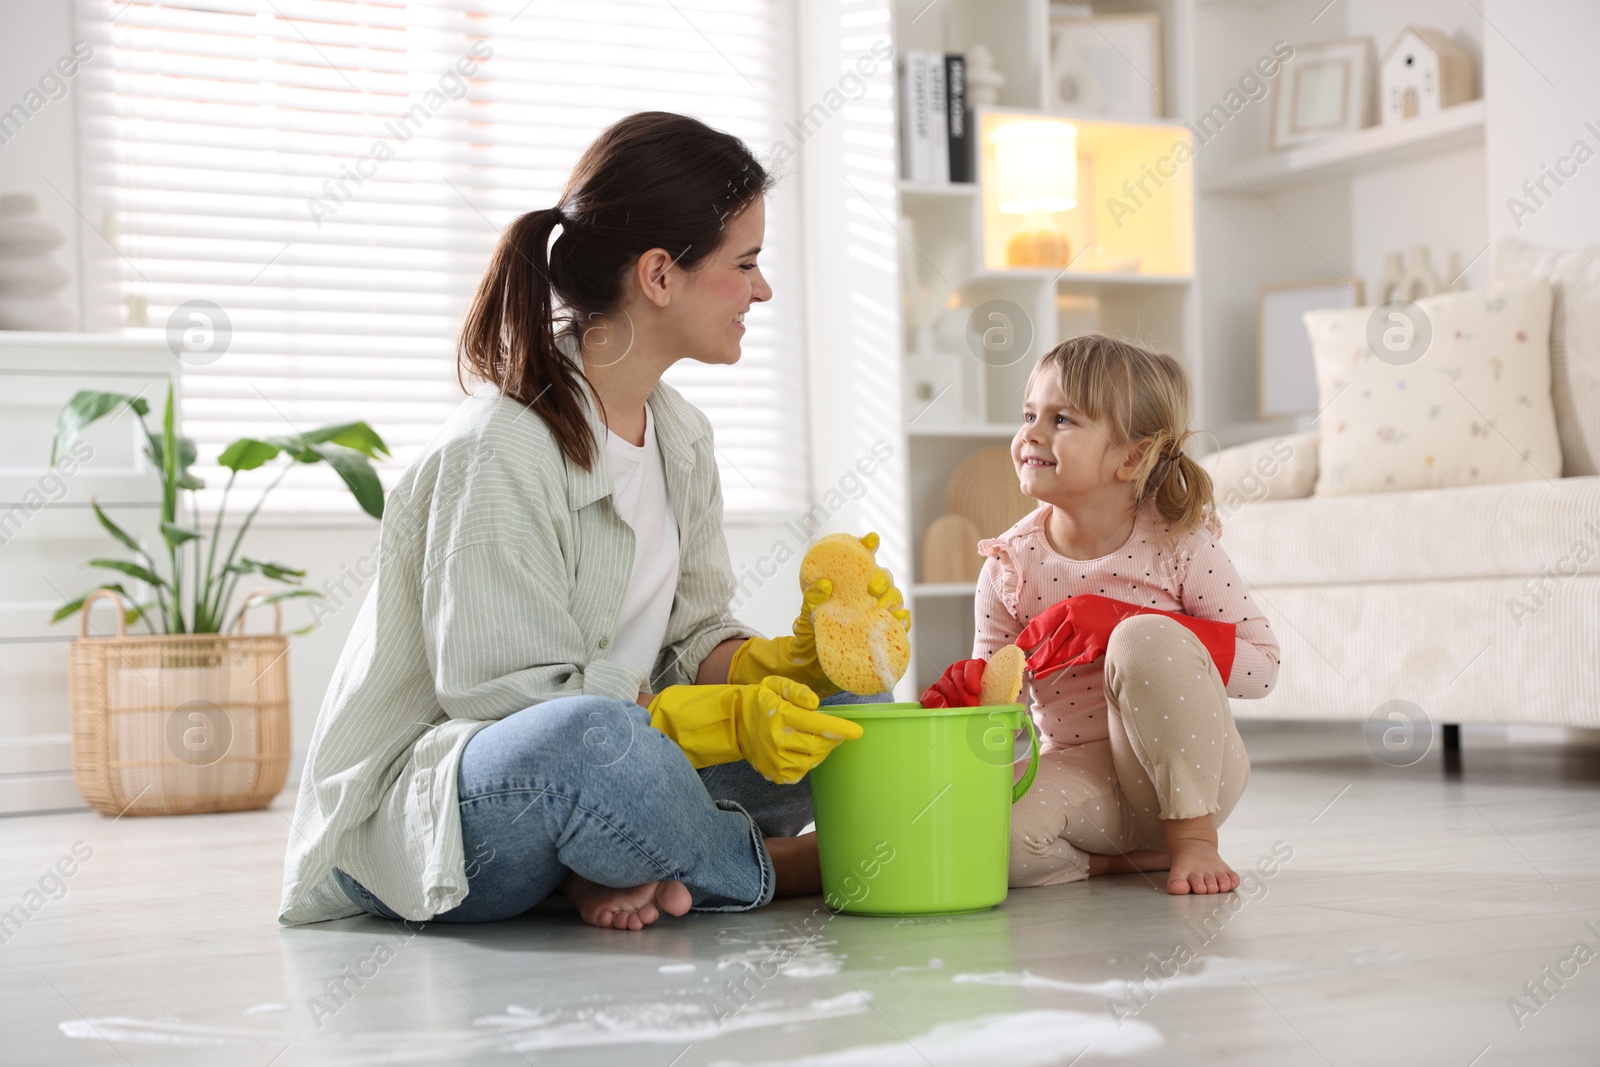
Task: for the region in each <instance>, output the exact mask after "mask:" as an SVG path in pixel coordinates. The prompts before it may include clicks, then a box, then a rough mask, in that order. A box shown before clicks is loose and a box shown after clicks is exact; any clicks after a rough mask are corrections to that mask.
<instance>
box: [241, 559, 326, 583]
mask: <svg viewBox="0 0 1600 1067" xmlns="http://www.w3.org/2000/svg"><path fill="white" fill-rule="evenodd" d="M223 570H224V571H225V572H226V571H231V572H232V573H234V574H264V575H266V576H267V577H268V578H271V579H272V580H274V581H278V582H293V581H294V580H295V579H297V578H304V577H305V576H306V572H305V571H297V570H295V569H294V568H293V567H288V566H285V565H284V564H282V563H266V562H264V561H262V560H259V559H251V558H250V557H249V556H240V557H239V561H238V562H237V563H230V564H228V565H227V567H225V568H223Z"/></svg>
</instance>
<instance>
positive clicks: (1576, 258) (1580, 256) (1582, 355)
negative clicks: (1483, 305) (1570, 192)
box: [1494, 238, 1600, 477]
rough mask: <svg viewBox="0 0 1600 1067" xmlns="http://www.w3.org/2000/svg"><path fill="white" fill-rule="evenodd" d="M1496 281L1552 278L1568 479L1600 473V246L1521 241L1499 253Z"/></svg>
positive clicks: (1554, 384) (1556, 397) (1558, 403)
mask: <svg viewBox="0 0 1600 1067" xmlns="http://www.w3.org/2000/svg"><path fill="white" fill-rule="evenodd" d="M1494 275H1495V280H1496V281H1502V282H1518V281H1528V280H1530V279H1533V278H1545V279H1548V280H1549V282H1550V285H1551V292H1552V295H1553V297H1554V302H1553V303H1552V305H1551V309H1550V398H1551V400H1552V401H1553V402H1554V404H1555V409H1556V433H1557V434H1558V435H1559V436H1560V438H1561V468H1562V471H1563V473H1565V474H1566V475H1567V476H1569V477H1570V476H1572V475H1575V474H1600V246H1590V247H1588V248H1573V249H1564V248H1546V247H1543V246H1540V245H1530V244H1528V243H1527V242H1525V241H1519V240H1517V239H1516V238H1507V239H1506V240H1504V241H1502V242H1500V245H1499V247H1498V248H1497V249H1496V250H1495V261H1494Z"/></svg>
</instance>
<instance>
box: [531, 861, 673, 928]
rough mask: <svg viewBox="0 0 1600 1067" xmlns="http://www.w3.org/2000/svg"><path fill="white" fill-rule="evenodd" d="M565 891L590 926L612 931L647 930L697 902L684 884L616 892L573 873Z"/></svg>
mask: <svg viewBox="0 0 1600 1067" xmlns="http://www.w3.org/2000/svg"><path fill="white" fill-rule="evenodd" d="M561 892H562V893H563V894H565V896H566V898H567V899H568V900H570V901H572V903H573V906H574V907H576V908H577V909H578V915H579V916H581V917H582V919H583V921H584V922H586V923H588V924H589V925H590V926H599V927H602V928H604V929H608V930H643V929H644V928H645V927H646V926H648V925H650V924H651V923H653V922H655V921H656V920H657V919H659V918H660V917H661V913H662V912H666V913H667V914H668V915H682V914H684V913H685V912H687V911H688V910H689V905H690V904H692V903H694V901H693V900H692V899H691V898H690V897H689V889H688V887H687V886H685V885H684V884H683V883H682V882H646V883H645V884H644V885H636V886H633V887H632V888H629V889H614V888H612V887H611V886H608V885H601V884H600V883H598V882H591V881H589V879H587V878H585V877H583V876H582V875H580V874H575V873H571V872H569V873H568V874H567V877H566V880H565V881H563V882H562V883H561Z"/></svg>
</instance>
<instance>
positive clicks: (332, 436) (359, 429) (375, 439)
mask: <svg viewBox="0 0 1600 1067" xmlns="http://www.w3.org/2000/svg"><path fill="white" fill-rule="evenodd" d="M302 436H303V438H304V439H305V440H306V441H307V442H309V443H311V444H325V443H327V444H335V445H343V446H344V447H345V448H348V449H351V450H353V451H356V452H360V453H361V454H362V455H363V456H366V457H367V458H369V459H377V458H378V453H380V452H381V453H382V454H383V455H385V456H387V455H388V454H389V446H388V445H386V444H384V441H383V438H381V437H379V436H378V431H376V430H374V429H373V428H372V427H371V426H368V425H367V424H366V423H364V422H346V423H341V424H339V425H337V426H319V427H317V428H316V429H315V430H307V431H306V432H305V434H303V435H302Z"/></svg>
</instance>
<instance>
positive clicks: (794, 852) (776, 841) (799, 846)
mask: <svg viewBox="0 0 1600 1067" xmlns="http://www.w3.org/2000/svg"><path fill="white" fill-rule="evenodd" d="M766 844H767V855H769V856H771V857H772V870H773V873H774V874H775V875H776V876H777V879H776V881H777V884H776V886H775V887H774V888H775V892H774V894H773V895H774V896H779V897H807V896H815V895H816V894H817V893H820V892H822V861H821V860H820V859H818V857H817V835H816V834H815V833H809V834H801V835H800V836H799V837H769V838H767V839H766Z"/></svg>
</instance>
